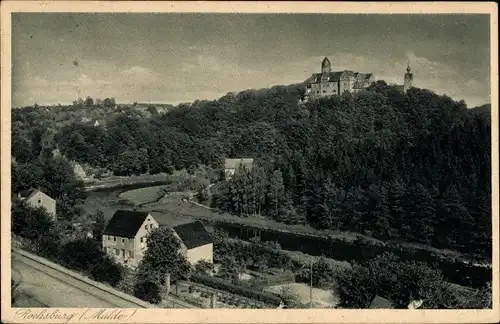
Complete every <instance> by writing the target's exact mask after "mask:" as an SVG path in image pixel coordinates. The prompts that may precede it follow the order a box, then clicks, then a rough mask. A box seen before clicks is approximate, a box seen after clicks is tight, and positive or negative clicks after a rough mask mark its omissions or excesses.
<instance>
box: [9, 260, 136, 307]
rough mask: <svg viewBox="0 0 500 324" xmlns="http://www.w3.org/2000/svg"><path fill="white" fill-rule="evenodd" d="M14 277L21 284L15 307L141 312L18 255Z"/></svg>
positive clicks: (100, 291)
mask: <svg viewBox="0 0 500 324" xmlns="http://www.w3.org/2000/svg"><path fill="white" fill-rule="evenodd" d="M12 277H13V278H14V279H17V280H20V286H19V288H18V289H19V292H20V294H19V297H18V298H17V301H16V303H15V305H13V306H14V307H78V308H141V306H139V305H138V304H135V303H133V302H130V301H127V300H124V299H122V298H120V297H118V296H115V295H113V294H110V293H108V292H104V291H102V290H100V289H98V288H96V287H93V286H91V285H89V284H87V283H85V282H83V281H79V280H78V279H76V278H73V277H71V276H69V275H67V274H64V273H62V272H60V271H57V270H55V269H52V268H50V267H48V266H45V265H43V264H41V263H39V262H36V261H33V260H31V259H28V258H26V257H24V256H22V255H20V254H17V253H12Z"/></svg>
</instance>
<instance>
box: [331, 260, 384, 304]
mask: <svg viewBox="0 0 500 324" xmlns="http://www.w3.org/2000/svg"><path fill="white" fill-rule="evenodd" d="M335 280H336V283H337V289H335V291H334V295H338V296H339V298H340V303H339V306H340V307H342V308H368V306H369V305H370V303H371V301H372V300H373V297H375V288H374V287H373V283H372V278H371V277H370V271H369V270H368V269H367V268H365V267H363V266H361V265H359V264H357V263H353V264H352V268H351V269H346V270H344V271H341V272H339V273H338V274H337V275H336V278H335Z"/></svg>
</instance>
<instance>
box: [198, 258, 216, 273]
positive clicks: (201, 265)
mask: <svg viewBox="0 0 500 324" xmlns="http://www.w3.org/2000/svg"><path fill="white" fill-rule="evenodd" d="M194 268H195V270H196V271H197V272H200V273H202V274H211V273H212V271H213V270H214V264H213V263H211V262H208V261H205V260H200V261H198V262H197V263H196V264H195V265H194Z"/></svg>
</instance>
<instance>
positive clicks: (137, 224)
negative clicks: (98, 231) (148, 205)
mask: <svg viewBox="0 0 500 324" xmlns="http://www.w3.org/2000/svg"><path fill="white" fill-rule="evenodd" d="M158 227H159V225H158V222H157V221H156V220H155V219H154V218H153V216H151V215H150V214H149V213H147V212H137V211H132V210H117V211H116V212H115V213H114V215H113V217H112V218H111V219H110V221H109V222H108V224H107V225H106V228H105V229H104V232H103V236H102V246H103V249H104V251H105V252H106V253H107V254H108V255H110V256H112V257H114V258H115V259H116V260H117V261H118V262H121V263H123V264H126V265H129V266H132V267H136V266H137V265H138V264H139V262H140V261H141V260H142V258H143V256H144V252H145V251H146V249H147V246H146V236H147V235H148V233H149V232H150V231H151V230H153V229H155V228H158Z"/></svg>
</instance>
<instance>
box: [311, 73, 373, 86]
mask: <svg viewBox="0 0 500 324" xmlns="http://www.w3.org/2000/svg"><path fill="white" fill-rule="evenodd" d="M327 75H328V81H329V82H335V81H339V80H340V77H341V76H347V77H349V78H355V79H356V80H357V81H365V80H368V79H370V77H371V76H372V75H373V74H372V73H367V74H365V73H359V72H353V71H350V70H346V71H340V72H328V73H327ZM322 76H323V73H313V75H312V76H311V78H310V79H309V82H311V83H317V82H321V78H322Z"/></svg>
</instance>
